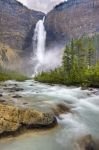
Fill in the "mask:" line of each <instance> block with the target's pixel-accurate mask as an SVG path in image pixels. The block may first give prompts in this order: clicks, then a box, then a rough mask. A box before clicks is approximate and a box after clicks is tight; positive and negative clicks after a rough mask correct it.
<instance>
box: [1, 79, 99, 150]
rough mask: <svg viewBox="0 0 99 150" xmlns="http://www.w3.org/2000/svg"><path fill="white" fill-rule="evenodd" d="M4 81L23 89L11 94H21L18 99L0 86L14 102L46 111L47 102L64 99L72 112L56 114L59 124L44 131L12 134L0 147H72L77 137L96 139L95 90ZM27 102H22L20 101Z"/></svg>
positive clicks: (98, 105)
mask: <svg viewBox="0 0 99 150" xmlns="http://www.w3.org/2000/svg"><path fill="white" fill-rule="evenodd" d="M4 84H6V85H8V86H9V88H10V87H13V86H14V85H15V84H17V86H18V87H20V88H23V89H24V90H23V91H20V92H15V93H14V94H18V95H21V96H22V98H20V99H14V98H13V99H12V98H11V97H12V95H11V93H9V90H8V91H5V90H4V88H3V86H1V87H0V90H1V92H3V95H4V96H5V99H6V97H8V98H9V99H12V101H13V102H14V103H15V105H21V106H23V107H31V108H36V109H37V110H41V111H49V110H50V106H54V105H56V103H64V104H65V105H67V106H69V107H70V108H71V112H72V113H67V114H65V113H64V114H63V115H60V117H61V119H58V123H59V127H57V128H56V129H54V130H52V131H48V132H47V131H46V132H45V133H43V132H42V133H39V132H38V133H37V134H36V136H35V135H34V133H31V135H30V136H29V135H27V136H25V137H23V138H15V139H11V140H8V141H3V142H0V150H27V149H28V150H74V142H75V140H76V139H77V138H79V137H81V136H83V135H87V134H91V135H92V136H93V137H95V138H98V139H99V95H98V94H99V91H98V90H97V89H94V91H96V93H94V92H93V91H89V90H81V88H76V87H66V86H59V85H53V86H51V85H45V84H41V83H38V82H34V81H26V82H22V83H19V82H15V81H8V82H5V83H4ZM25 102H27V105H26V106H24V105H23V103H25Z"/></svg>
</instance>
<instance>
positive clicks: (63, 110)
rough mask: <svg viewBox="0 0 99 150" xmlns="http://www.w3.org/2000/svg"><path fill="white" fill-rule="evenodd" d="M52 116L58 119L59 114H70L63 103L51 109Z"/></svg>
mask: <svg viewBox="0 0 99 150" xmlns="http://www.w3.org/2000/svg"><path fill="white" fill-rule="evenodd" d="M52 110H53V112H54V114H55V115H56V116H57V117H58V116H59V115H60V114H64V113H70V112H71V110H70V108H69V107H68V106H66V105H65V104H64V103H58V104H56V106H53V107H52Z"/></svg>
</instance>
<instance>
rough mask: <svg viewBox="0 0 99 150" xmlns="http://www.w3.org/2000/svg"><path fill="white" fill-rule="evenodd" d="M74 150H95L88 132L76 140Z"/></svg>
mask: <svg viewBox="0 0 99 150" xmlns="http://www.w3.org/2000/svg"><path fill="white" fill-rule="evenodd" d="M74 150H96V145H95V142H94V140H93V138H92V136H91V135H90V134H89V135H85V136H83V137H81V138H79V139H78V140H77V141H76V144H75V148H74Z"/></svg>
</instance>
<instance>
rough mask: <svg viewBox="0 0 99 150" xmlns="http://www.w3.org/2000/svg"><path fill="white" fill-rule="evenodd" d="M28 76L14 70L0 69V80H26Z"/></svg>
mask: <svg viewBox="0 0 99 150" xmlns="http://www.w3.org/2000/svg"><path fill="white" fill-rule="evenodd" d="M27 79H28V77H26V76H24V75H22V74H20V73H16V72H14V71H8V70H3V69H1V70H0V81H6V80H16V81H24V80H27Z"/></svg>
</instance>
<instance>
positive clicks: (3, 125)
mask: <svg viewBox="0 0 99 150" xmlns="http://www.w3.org/2000/svg"><path fill="white" fill-rule="evenodd" d="M54 125H56V118H55V117H54V115H53V114H51V113H43V112H39V111H36V110H34V109H26V108H21V107H15V106H10V105H4V104H0V136H2V135H4V134H5V135H6V134H7V135H9V134H11V135H12V134H13V133H15V132H18V131H19V130H23V129H33V128H42V127H46V128H48V127H53V126H54Z"/></svg>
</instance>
